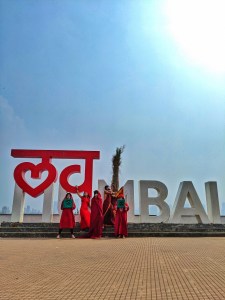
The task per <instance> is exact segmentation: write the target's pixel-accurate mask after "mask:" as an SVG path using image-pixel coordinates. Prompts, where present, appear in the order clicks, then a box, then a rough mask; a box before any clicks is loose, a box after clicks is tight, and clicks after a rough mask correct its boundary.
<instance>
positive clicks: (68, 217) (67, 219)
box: [59, 200, 76, 229]
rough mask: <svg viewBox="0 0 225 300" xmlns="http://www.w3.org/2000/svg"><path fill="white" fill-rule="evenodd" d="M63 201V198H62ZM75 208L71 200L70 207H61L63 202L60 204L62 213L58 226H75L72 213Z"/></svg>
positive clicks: (61, 227)
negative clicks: (71, 205) (71, 204)
mask: <svg viewBox="0 0 225 300" xmlns="http://www.w3.org/2000/svg"><path fill="white" fill-rule="evenodd" d="M63 201H64V200H63ZM75 208H76V205H75V203H74V201H73V207H72V208H63V202H62V204H61V209H62V215H61V218H60V224H59V228H60V229H63V228H74V227H75V216H74V214H73V210H74V209H75Z"/></svg>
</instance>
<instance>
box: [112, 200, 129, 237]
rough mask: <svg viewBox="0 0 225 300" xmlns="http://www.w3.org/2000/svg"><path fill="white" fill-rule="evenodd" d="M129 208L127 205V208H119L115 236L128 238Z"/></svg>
mask: <svg viewBox="0 0 225 300" xmlns="http://www.w3.org/2000/svg"><path fill="white" fill-rule="evenodd" d="M128 210H129V206H128V204H127V203H125V208H117V210H116V219H115V226H114V233H115V236H118V235H124V236H127V211H128Z"/></svg>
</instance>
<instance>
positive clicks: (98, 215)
mask: <svg viewBox="0 0 225 300" xmlns="http://www.w3.org/2000/svg"><path fill="white" fill-rule="evenodd" d="M102 226H103V213H102V197H101V194H100V193H99V191H97V190H96V191H94V197H93V198H92V199H91V221H90V229H89V233H88V237H89V238H92V239H97V238H100V237H101V236H102Z"/></svg>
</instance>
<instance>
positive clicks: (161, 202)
mask: <svg viewBox="0 0 225 300" xmlns="http://www.w3.org/2000/svg"><path fill="white" fill-rule="evenodd" d="M148 189H155V190H156V191H157V192H158V196H157V197H148ZM139 193H140V200H141V201H140V205H141V222H142V223H161V222H166V221H168V219H169V217H170V208H169V205H168V204H167V203H166V202H165V199H166V197H167V195H168V189H167V187H166V186H165V184H164V183H162V182H160V181H153V180H141V181H139ZM149 205H156V206H158V208H159V210H160V215H159V216H149V209H148V208H149Z"/></svg>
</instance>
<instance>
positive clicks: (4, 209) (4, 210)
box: [2, 206, 10, 215]
mask: <svg viewBox="0 0 225 300" xmlns="http://www.w3.org/2000/svg"><path fill="white" fill-rule="evenodd" d="M9 213H10V209H9V207H8V206H3V207H2V214H4V215H5V214H9Z"/></svg>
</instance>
